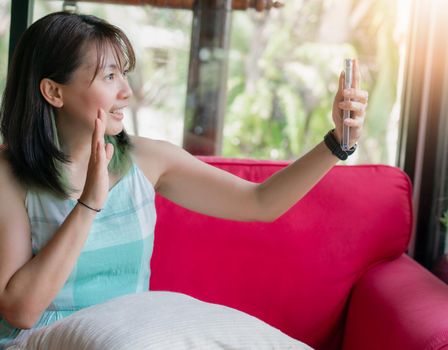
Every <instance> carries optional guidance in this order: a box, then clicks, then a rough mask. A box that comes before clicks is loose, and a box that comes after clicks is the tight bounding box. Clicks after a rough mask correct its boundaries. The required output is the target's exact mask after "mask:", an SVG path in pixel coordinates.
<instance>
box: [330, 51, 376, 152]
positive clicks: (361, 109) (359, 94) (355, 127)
mask: <svg viewBox="0 0 448 350" xmlns="http://www.w3.org/2000/svg"><path fill="white" fill-rule="evenodd" d="M353 77H354V79H353V87H352V88H351V89H344V72H342V73H341V75H340V76H339V88H338V92H337V93H336V96H335V98H334V102H333V113H332V114H333V121H334V123H335V125H336V129H335V136H336V138H337V139H338V141H340V140H341V139H342V126H343V123H344V124H345V125H347V126H349V127H350V139H349V145H350V147H352V146H354V145H355V144H356V143H357V142H358V139H359V137H360V136H361V132H362V127H363V125H364V119H365V115H366V108H367V101H368V99H369V93H368V92H367V91H365V90H360V89H359V81H360V74H359V67H358V61H357V60H354V62H353ZM344 98H346V99H350V101H344ZM344 110H345V111H350V112H351V114H350V116H351V118H347V119H346V120H345V121H344V120H343V113H344V112H343V111H344Z"/></svg>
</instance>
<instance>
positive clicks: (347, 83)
mask: <svg viewBox="0 0 448 350" xmlns="http://www.w3.org/2000/svg"><path fill="white" fill-rule="evenodd" d="M344 73H345V74H344V75H345V78H344V89H350V88H351V87H352V80H353V60H352V59H351V58H346V59H345V61H344ZM344 101H350V99H349V98H346V97H344ZM343 112H344V113H343V121H345V119H347V118H350V111H343ZM349 140H350V127H349V126H347V125H345V124H344V123H343V124H342V140H341V148H342V150H344V151H348V150H349V149H350V145H349Z"/></svg>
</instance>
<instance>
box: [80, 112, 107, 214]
mask: <svg viewBox="0 0 448 350" xmlns="http://www.w3.org/2000/svg"><path fill="white" fill-rule="evenodd" d="M105 120H106V113H105V112H104V110H103V109H99V110H98V118H97V119H96V120H95V129H94V131H93V135H92V145H91V146H92V149H91V153H90V160H89V166H88V169H87V176H86V182H85V185H84V190H83V191H82V194H81V197H80V198H79V199H80V201H82V202H83V203H85V204H87V205H88V206H90V207H92V208H95V209H102V208H103V205H104V202H105V201H106V198H107V194H108V192H109V172H108V170H107V166H108V165H109V162H110V160H111V159H112V156H113V154H114V146H113V145H112V144H110V143H108V144H105V142H104V132H105V129H106V125H105V123H106V122H105Z"/></svg>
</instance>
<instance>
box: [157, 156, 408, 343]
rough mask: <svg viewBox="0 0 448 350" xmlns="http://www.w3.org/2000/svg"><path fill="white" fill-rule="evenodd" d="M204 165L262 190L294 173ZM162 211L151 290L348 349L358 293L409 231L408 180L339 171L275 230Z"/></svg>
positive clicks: (165, 207)
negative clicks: (350, 313) (279, 175)
mask: <svg viewBox="0 0 448 350" xmlns="http://www.w3.org/2000/svg"><path fill="white" fill-rule="evenodd" d="M202 159H203V160H204V161H206V162H208V163H210V164H212V165H214V166H217V167H219V168H222V169H224V170H226V171H229V172H231V173H234V174H236V175H237V176H240V177H243V178H245V179H248V180H251V181H255V182H260V181H263V180H264V179H265V178H267V177H268V176H270V175H271V174H273V173H274V172H276V171H278V170H280V169H281V168H283V167H284V166H286V165H287V162H275V161H252V160H239V159H224V158H219V157H202ZM156 206H157V212H158V221H157V225H156V232H155V248H154V254H153V258H152V261H151V270H152V272H151V289H152V290H169V291H176V292H182V293H186V294H189V295H191V296H193V297H196V298H198V299H201V300H204V301H208V302H213V303H219V304H223V305H227V306H230V307H234V308H236V309H239V310H242V311H245V312H247V313H249V314H251V315H254V316H256V317H258V318H260V319H262V320H264V321H265V322H267V323H269V324H271V325H273V326H274V327H277V328H279V329H281V330H282V331H283V332H285V333H287V334H289V335H290V336H292V337H294V338H297V339H300V340H302V341H304V342H306V343H308V344H310V345H311V346H313V347H315V348H316V349H325V350H327V349H328V350H336V349H341V348H342V342H343V336H344V329H345V320H346V317H347V310H348V304H349V299H350V293H351V291H352V288H353V286H354V285H355V284H356V282H357V281H358V280H359V279H360V278H361V277H362V276H363V275H364V274H365V273H366V271H367V270H369V269H370V268H371V267H372V266H374V265H377V264H379V263H382V262H385V261H389V260H393V259H396V258H398V257H400V256H401V255H402V254H403V252H404V251H405V250H406V247H407V244H408V241H409V238H410V232H411V225H412V207H411V185H410V182H409V179H408V178H407V176H406V175H405V174H404V173H403V172H402V171H401V170H399V169H398V168H394V167H390V166H384V165H364V166H336V167H334V168H333V169H332V170H331V171H330V172H329V173H328V174H327V175H326V176H325V177H324V178H323V179H322V180H321V181H320V182H319V183H318V184H317V185H316V186H315V187H314V188H313V189H312V190H311V191H310V192H309V193H308V194H307V195H306V196H305V197H304V198H303V199H302V200H301V201H300V202H298V203H297V204H296V205H295V206H293V207H292V208H291V209H290V210H289V211H288V212H287V213H285V214H284V215H283V216H282V217H280V218H279V219H277V220H276V221H274V222H272V223H255V222H253V223H244V222H235V221H230V220H222V219H217V218H212V217H207V216H204V215H201V214H197V213H193V212H191V211H189V210H186V209H183V208H181V207H179V206H177V205H175V204H173V203H172V202H169V201H168V200H166V199H164V198H161V197H158V198H157V200H156ZM350 349H354V348H350ZM358 349H364V348H363V347H361V348H358ZM400 349H401V348H400Z"/></svg>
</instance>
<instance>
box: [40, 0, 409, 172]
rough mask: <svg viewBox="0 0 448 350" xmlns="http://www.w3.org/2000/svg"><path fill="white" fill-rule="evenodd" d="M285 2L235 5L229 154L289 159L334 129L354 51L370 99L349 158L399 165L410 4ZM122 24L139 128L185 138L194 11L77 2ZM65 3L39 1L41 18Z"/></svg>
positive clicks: (132, 128)
mask: <svg viewBox="0 0 448 350" xmlns="http://www.w3.org/2000/svg"><path fill="white" fill-rule="evenodd" d="M285 3H286V4H285V7H284V8H283V9H272V10H271V11H269V12H264V13H257V12H255V11H254V10H248V11H234V12H233V18H232V32H231V44H230V46H231V47H230V50H229V71H228V81H227V85H228V91H227V106H226V107H227V109H226V116H225V120H224V137H223V155H225V156H234V157H252V158H254V157H255V158H272V159H291V158H296V157H298V156H300V155H301V154H303V153H304V152H306V151H307V150H309V149H310V147H312V145H314V144H316V143H317V142H319V141H320V140H321V139H322V137H323V135H324V134H325V133H326V131H327V130H328V129H329V128H331V126H332V122H331V106H332V99H333V96H334V94H335V91H336V89H337V77H338V74H339V72H340V71H341V69H342V66H343V60H344V58H345V57H357V58H359V61H360V68H361V71H362V76H363V80H362V87H363V88H364V89H366V90H368V91H369V93H370V102H369V107H368V119H367V120H366V127H365V136H364V140H363V143H362V145H361V147H359V151H357V152H356V153H355V155H354V156H353V157H351V160H350V162H352V163H387V164H395V161H396V152H397V140H398V122H399V115H400V103H399V98H400V89H401V78H402V66H403V62H404V59H405V57H404V54H405V43H406V29H407V26H406V25H407V18H408V7H409V5H408V4H409V2H408V1H398V0H397V1H392V2H390V1H387V0H380V1H368V0H363V1H356V2H353V1H350V0H343V1H342V0H338V1H336V0H313V1H305V0H303V1H286V2H285ZM77 6H78V10H79V12H81V13H90V14H95V15H98V16H100V17H102V18H105V19H107V20H108V21H110V22H111V23H113V24H116V25H118V26H120V27H121V28H122V29H123V30H124V31H125V32H126V33H127V34H128V35H129V36H130V38H131V41H132V42H133V44H134V45H135V48H136V51H137V56H138V62H137V68H136V71H135V72H134V73H133V74H132V75H131V77H130V81H131V85H132V88H133V90H134V98H133V102H132V105H131V108H130V110H129V111H128V112H129V113H128V118H127V125H126V127H127V130H128V131H129V132H130V133H132V134H139V135H142V136H147V137H153V138H162V139H167V140H169V141H171V142H173V143H175V144H178V145H181V144H182V132H183V120H184V114H185V98H186V81H187V78H188V61H189V50H190V36H191V24H192V16H193V14H192V11H189V10H173V9H160V8H154V7H150V6H140V7H136V6H123V5H105V4H94V3H80V4H78V5H77ZM61 9H62V2H61V1H56V2H48V1H43V0H40V1H36V2H35V11H34V14H35V16H34V19H37V18H39V17H41V16H43V15H44V14H46V13H48V12H52V11H57V10H61Z"/></svg>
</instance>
